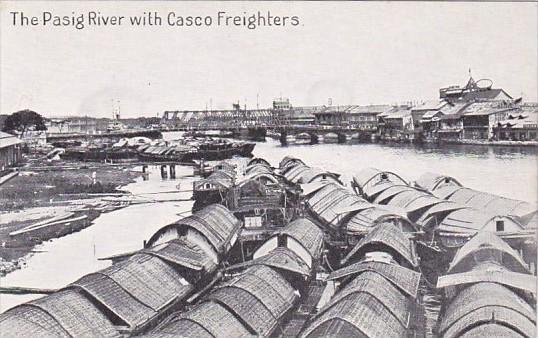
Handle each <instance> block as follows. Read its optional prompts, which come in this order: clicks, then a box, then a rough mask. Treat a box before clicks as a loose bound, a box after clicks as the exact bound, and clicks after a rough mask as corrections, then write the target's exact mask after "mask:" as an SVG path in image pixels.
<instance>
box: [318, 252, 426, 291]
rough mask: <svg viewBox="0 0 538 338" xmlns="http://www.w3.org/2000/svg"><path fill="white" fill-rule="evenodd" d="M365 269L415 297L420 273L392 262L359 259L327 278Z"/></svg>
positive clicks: (354, 273)
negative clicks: (359, 260)
mask: <svg viewBox="0 0 538 338" xmlns="http://www.w3.org/2000/svg"><path fill="white" fill-rule="evenodd" d="M365 271H373V272H375V273H378V274H380V275H381V276H383V277H385V278H386V279H387V280H388V281H390V282H391V283H393V284H394V285H395V286H397V287H398V288H400V290H401V291H402V292H404V293H406V294H407V295H408V296H410V297H412V298H416V297H417V293H418V287H419V283H420V273H418V272H416V271H413V270H411V269H407V268H405V267H403V266H400V265H398V264H394V263H385V262H376V261H361V262H358V263H354V264H351V265H347V266H345V267H343V268H341V269H339V270H336V271H334V272H332V273H331V274H330V275H329V277H328V278H327V280H337V279H342V278H345V277H348V276H354V275H356V274H361V273H363V272H365Z"/></svg>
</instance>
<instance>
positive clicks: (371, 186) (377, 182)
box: [353, 168, 408, 199]
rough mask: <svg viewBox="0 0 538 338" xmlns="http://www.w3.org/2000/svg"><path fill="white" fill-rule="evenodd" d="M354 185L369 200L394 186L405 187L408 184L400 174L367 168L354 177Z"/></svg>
mask: <svg viewBox="0 0 538 338" xmlns="http://www.w3.org/2000/svg"><path fill="white" fill-rule="evenodd" d="M353 185H354V186H355V187H357V188H358V189H359V190H360V191H361V192H362V194H363V195H364V196H365V197H367V198H368V199H370V198H373V197H375V195H376V194H379V193H380V192H382V191H384V190H385V189H386V188H387V187H389V186H392V185H404V186H407V185H408V183H407V182H406V181H405V180H404V179H403V178H401V177H400V176H399V175H398V174H395V173H393V172H391V171H381V170H379V169H376V168H365V169H363V170H361V171H359V172H358V173H357V174H355V175H353Z"/></svg>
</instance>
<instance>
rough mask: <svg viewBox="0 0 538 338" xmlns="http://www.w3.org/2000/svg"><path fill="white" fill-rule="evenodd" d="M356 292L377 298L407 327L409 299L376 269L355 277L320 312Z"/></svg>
mask: <svg viewBox="0 0 538 338" xmlns="http://www.w3.org/2000/svg"><path fill="white" fill-rule="evenodd" d="M355 293H367V294H369V295H371V296H373V297H374V298H376V299H377V301H379V302H380V303H381V304H383V305H384V306H385V308H386V309H387V310H388V311H389V312H390V313H391V314H392V315H393V316H394V317H396V319H397V320H398V321H399V322H400V324H401V325H402V326H404V327H406V328H407V326H408V322H409V317H410V306H409V305H410V303H409V300H408V299H407V298H406V296H405V295H404V294H403V293H401V292H400V290H399V289H398V288H397V287H396V286H394V285H393V284H392V283H391V282H389V281H388V280H386V279H385V278H384V277H383V276H381V275H379V274H377V273H376V272H374V271H365V272H364V273H361V274H360V275H358V276H357V277H355V278H354V279H353V280H352V281H351V282H349V283H348V284H347V285H346V286H345V287H344V288H342V290H340V291H339V292H338V293H336V295H334V297H333V298H332V299H331V301H330V302H329V303H328V304H327V305H326V306H325V307H324V308H323V309H322V310H321V311H320V313H323V312H325V311H327V310H328V309H330V308H331V307H332V306H334V305H335V304H337V303H338V302H340V301H342V300H343V299H345V298H347V297H349V296H350V295H352V294H355Z"/></svg>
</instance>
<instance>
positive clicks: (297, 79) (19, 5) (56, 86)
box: [0, 1, 538, 117]
mask: <svg viewBox="0 0 538 338" xmlns="http://www.w3.org/2000/svg"><path fill="white" fill-rule="evenodd" d="M44 11H46V12H50V13H51V15H53V16H68V17H70V16H77V15H80V14H82V15H84V16H85V18H87V14H88V12H89V11H96V12H97V11H98V12H100V13H101V14H103V15H108V16H112V15H117V16H125V19H123V20H125V21H124V22H123V23H122V25H121V26H106V27H104V26H99V27H97V26H93V25H91V26H88V25H86V26H85V28H84V29H80V30H79V29H76V28H75V27H73V26H72V25H67V26H53V25H52V24H51V21H49V22H48V23H47V24H46V25H43V23H42V17H43V12H44ZM144 11H146V12H148V11H151V12H157V13H158V14H159V15H160V16H161V17H162V19H163V25H162V26H143V27H133V26H131V25H130V24H129V22H128V18H129V17H130V16H132V15H140V14H142V13H143V12H144ZM219 11H224V12H226V13H227V14H226V15H239V16H241V15H243V13H246V14H247V15H250V14H254V13H257V12H258V11H260V12H261V13H267V11H270V12H271V15H273V16H275V15H278V16H288V17H291V16H297V17H298V20H299V24H298V25H297V26H290V25H289V24H288V25H287V26H286V27H280V26H279V27H276V26H271V27H267V26H266V27H258V28H256V29H254V30H249V29H247V28H245V27H244V26H238V27H236V26H223V25H221V26H217V25H216V24H215V22H213V25H211V26H210V27H177V26H170V25H168V24H167V23H166V18H167V15H168V13H169V12H174V13H175V15H176V16H189V15H190V16H197V15H200V16H211V17H212V19H213V21H216V17H217V13H218V12H219ZM10 12H24V14H25V15H26V16H28V17H29V16H36V17H37V18H38V20H39V21H40V22H39V23H38V24H37V25H36V26H22V27H21V26H20V25H19V23H17V25H13V17H12V14H10ZM0 14H1V21H0V28H1V30H0V45H1V48H0V113H2V114H8V113H12V112H14V111H17V110H20V109H26V108H28V109H32V110H35V111H37V112H39V113H41V114H43V115H45V116H65V115H80V116H83V115H87V116H95V117H111V116H112V110H113V109H117V108H118V107H120V109H121V113H122V117H138V116H157V115H158V114H162V112H163V111H165V110H186V109H199V110H202V109H205V108H206V106H207V107H208V108H214V109H230V108H231V107H232V103H233V102H237V101H239V102H240V104H241V106H244V105H245V104H246V106H247V108H256V106H257V105H259V107H270V106H271V104H272V100H273V99H274V98H277V97H280V96H283V97H289V98H290V101H291V103H292V104H293V105H294V106H304V105H323V104H327V103H328V100H329V98H330V99H331V101H332V104H333V105H345V104H391V103H398V102H405V101H420V100H430V99H436V98H438V95H439V92H438V90H439V88H440V87H444V86H448V85H454V84H459V85H464V84H465V83H466V81H467V78H468V75H469V69H471V72H472V75H473V77H474V78H475V79H476V80H478V79H481V78H489V79H491V80H493V82H494V87H497V88H498V87H500V88H503V89H505V90H506V91H507V92H508V93H509V94H511V95H512V96H513V97H520V96H523V98H524V100H525V101H534V102H535V101H538V84H537V82H538V19H537V18H538V4H537V3H531V2H527V3H505V2H503V3H478V2H457V3H448V2H435V3H433V2H416V3H408V2H373V3H372V2H358V3H357V2H330V3H321V2H313V3H310V2H290V3H288V2H286V3H284V2H225V3H222V2H141V1H137V2H132V3H130V2H127V1H120V2H84V3H83V2H77V1H65V2H63V1H60V2H5V1H2V2H1V3H0Z"/></svg>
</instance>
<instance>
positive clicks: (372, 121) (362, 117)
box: [347, 104, 392, 131]
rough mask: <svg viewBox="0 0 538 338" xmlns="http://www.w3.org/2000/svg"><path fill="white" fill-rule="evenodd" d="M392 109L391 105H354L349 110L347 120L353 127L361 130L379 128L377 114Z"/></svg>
mask: <svg viewBox="0 0 538 338" xmlns="http://www.w3.org/2000/svg"><path fill="white" fill-rule="evenodd" d="M391 109H392V106H390V105H383V104H377V105H367V106H352V107H351V108H350V109H349V110H348V111H347V121H348V123H349V125H350V126H352V127H353V128H358V129H360V130H369V131H376V130H377V122H378V121H377V116H378V115H379V114H383V113H386V112H388V111H390V110H391Z"/></svg>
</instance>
